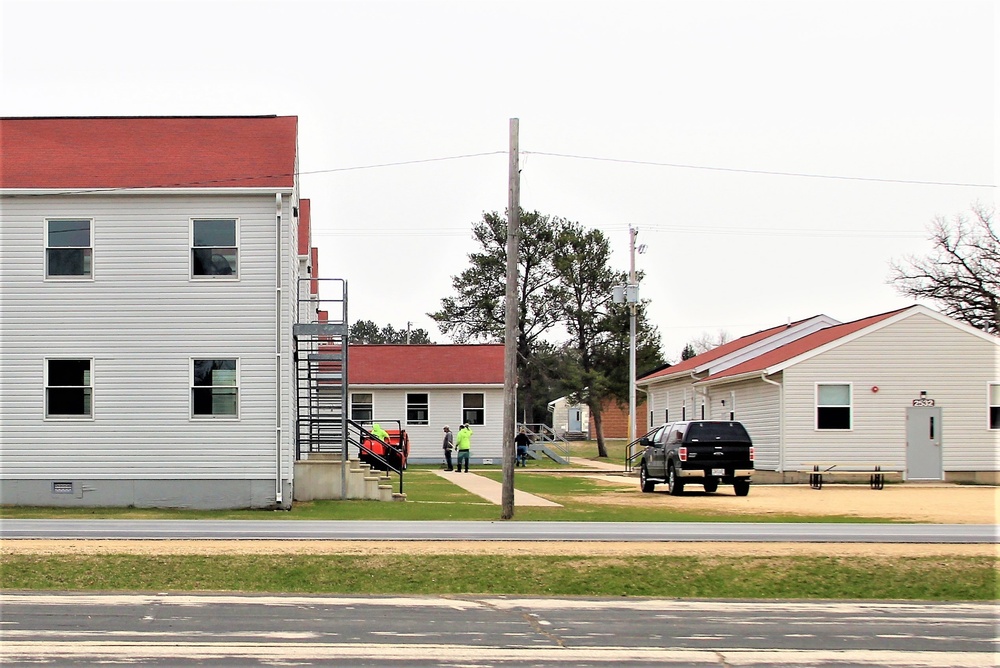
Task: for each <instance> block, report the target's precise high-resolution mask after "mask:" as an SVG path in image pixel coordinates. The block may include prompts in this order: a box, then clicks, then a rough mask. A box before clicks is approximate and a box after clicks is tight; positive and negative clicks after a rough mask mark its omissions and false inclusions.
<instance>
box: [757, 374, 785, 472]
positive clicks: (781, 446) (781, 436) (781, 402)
mask: <svg viewBox="0 0 1000 668" xmlns="http://www.w3.org/2000/svg"><path fill="white" fill-rule="evenodd" d="M760 379H761V380H762V381H764V382H765V383H767V384H768V385H775V386H776V387H777V388H778V473H784V472H785V386H784V384H782V383H777V382H775V381H773V380H768V378H767V372H766V371H762V372H761V374H760Z"/></svg>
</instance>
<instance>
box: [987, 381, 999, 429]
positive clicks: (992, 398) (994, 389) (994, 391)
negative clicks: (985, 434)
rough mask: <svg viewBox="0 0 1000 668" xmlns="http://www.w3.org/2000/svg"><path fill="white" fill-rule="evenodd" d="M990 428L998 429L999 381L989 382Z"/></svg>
mask: <svg viewBox="0 0 1000 668" xmlns="http://www.w3.org/2000/svg"><path fill="white" fill-rule="evenodd" d="M989 402H990V429H1000V382H997V383H990V386H989Z"/></svg>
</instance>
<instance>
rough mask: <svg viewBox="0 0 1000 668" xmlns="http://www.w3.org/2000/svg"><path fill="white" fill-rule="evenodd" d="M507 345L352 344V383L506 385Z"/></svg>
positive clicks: (350, 360)
mask: <svg viewBox="0 0 1000 668" xmlns="http://www.w3.org/2000/svg"><path fill="white" fill-rule="evenodd" d="M503 367H504V346H503V345H500V344H483V345H412V346H403V345H400V346H394V345H352V346H351V349H350V358H349V361H348V383H349V384H350V385H494V384H500V385H502V384H503Z"/></svg>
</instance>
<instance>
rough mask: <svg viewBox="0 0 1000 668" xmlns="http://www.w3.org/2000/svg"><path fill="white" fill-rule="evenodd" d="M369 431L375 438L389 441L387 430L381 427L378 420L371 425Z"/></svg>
mask: <svg viewBox="0 0 1000 668" xmlns="http://www.w3.org/2000/svg"><path fill="white" fill-rule="evenodd" d="M371 432H372V436H374V437H375V438H377V439H379V440H381V441H384V442H386V443H388V442H389V432H387V431H386V430H385V429H383V428H382V425H380V424H379V423H378V422H376V423H375V424H373V425H372V429H371Z"/></svg>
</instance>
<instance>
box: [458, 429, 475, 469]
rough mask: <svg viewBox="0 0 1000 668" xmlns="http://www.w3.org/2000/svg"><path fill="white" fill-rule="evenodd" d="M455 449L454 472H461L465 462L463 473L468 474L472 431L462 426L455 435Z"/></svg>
mask: <svg viewBox="0 0 1000 668" xmlns="http://www.w3.org/2000/svg"><path fill="white" fill-rule="evenodd" d="M455 449H456V450H458V461H457V462H456V466H455V470H456V471H458V472H459V473H461V472H462V462H465V472H466V473H468V472H469V451H470V450H471V449H472V430H471V429H469V425H467V424H463V425H462V426H461V427H459V429H458V433H457V434H455Z"/></svg>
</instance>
